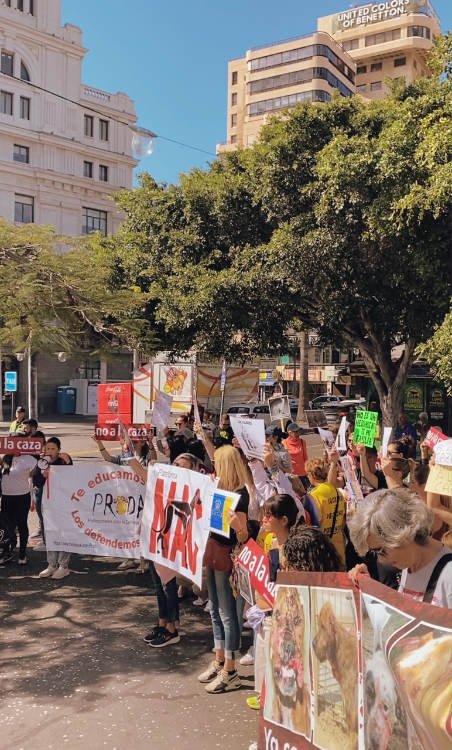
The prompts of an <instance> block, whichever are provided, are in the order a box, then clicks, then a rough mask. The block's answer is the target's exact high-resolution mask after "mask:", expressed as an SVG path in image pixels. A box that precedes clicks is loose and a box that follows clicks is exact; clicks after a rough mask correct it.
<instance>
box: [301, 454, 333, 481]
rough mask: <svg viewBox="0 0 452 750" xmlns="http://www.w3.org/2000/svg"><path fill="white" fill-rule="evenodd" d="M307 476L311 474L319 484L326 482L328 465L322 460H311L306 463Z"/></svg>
mask: <svg viewBox="0 0 452 750" xmlns="http://www.w3.org/2000/svg"><path fill="white" fill-rule="evenodd" d="M306 474H311V475H312V476H313V478H314V479H315V480H316V481H317V482H326V480H327V477H328V464H327V463H326V461H324V460H323V459H322V458H311V459H310V461H306Z"/></svg>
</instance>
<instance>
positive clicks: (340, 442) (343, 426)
mask: <svg viewBox="0 0 452 750" xmlns="http://www.w3.org/2000/svg"><path fill="white" fill-rule="evenodd" d="M348 428H349V423H348V422H347V417H342V419H341V423H340V425H339V430H338V433H337V437H336V448H337V449H338V451H346V450H347V430H348Z"/></svg>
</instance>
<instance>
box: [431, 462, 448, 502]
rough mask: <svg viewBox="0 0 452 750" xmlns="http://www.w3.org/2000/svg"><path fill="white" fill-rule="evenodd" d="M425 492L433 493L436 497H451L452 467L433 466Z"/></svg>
mask: <svg viewBox="0 0 452 750" xmlns="http://www.w3.org/2000/svg"><path fill="white" fill-rule="evenodd" d="M425 491H426V492H434V493H435V494H436V495H446V497H452V466H440V464H435V465H434V466H432V467H431V468H430V473H429V475H428V479H427V483H426V485H425Z"/></svg>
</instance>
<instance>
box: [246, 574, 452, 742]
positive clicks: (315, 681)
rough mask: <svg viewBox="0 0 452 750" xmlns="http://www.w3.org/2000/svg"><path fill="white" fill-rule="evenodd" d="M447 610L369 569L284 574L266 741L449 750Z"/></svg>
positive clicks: (265, 695) (265, 701) (267, 690)
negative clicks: (356, 582)
mask: <svg viewBox="0 0 452 750" xmlns="http://www.w3.org/2000/svg"><path fill="white" fill-rule="evenodd" d="M451 653H452V625H451V620H450V610H448V609H446V608H441V607H435V606H432V605H430V604H423V603H420V602H416V601H414V600H413V599H411V598H410V597H408V596H405V595H402V594H399V593H397V592H396V591H393V590H392V589H390V588H388V587H386V586H383V585H381V584H379V583H376V582H375V581H372V579H370V578H367V577H365V578H364V577H363V578H362V581H361V582H360V591H358V589H356V588H355V587H354V586H353V585H352V584H351V582H350V580H349V579H348V576H347V575H345V574H343V573H328V574H320V573H279V574H278V578H277V585H276V587H275V604H274V607H273V617H272V623H271V633H270V636H269V639H268V656H267V660H266V671H265V680H264V686H263V689H262V692H261V696H260V698H261V705H262V707H263V709H262V714H261V717H260V721H259V736H258V748H259V750H269V749H270V748H271V749H272V750H285V749H286V748H287V749H288V750H308V749H311V748H320V749H321V750H344V749H345V748H346V749H347V750H359V749H360V748H368V749H370V748H379V750H383V748H384V750H391V748H402V747H404V748H407V749H408V750H448V749H449V748H450V746H451V739H452V727H451V724H450V716H451V707H452V706H451V695H452V692H451V689H452V673H451V670H450V654H451Z"/></svg>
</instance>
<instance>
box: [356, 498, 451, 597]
mask: <svg viewBox="0 0 452 750" xmlns="http://www.w3.org/2000/svg"><path fill="white" fill-rule="evenodd" d="M433 520H434V515H433V512H432V511H431V510H430V509H429V508H427V506H426V504H425V503H424V501H423V500H421V499H420V498H419V497H418V496H417V495H415V494H413V493H411V492H409V490H407V489H402V488H400V489H399V488H397V489H391V490H378V491H377V492H372V493H371V494H370V495H367V497H366V498H365V499H364V500H363V501H362V502H361V503H359V504H358V507H357V509H356V511H355V512H354V514H353V516H352V518H351V519H350V520H349V522H348V526H349V530H350V537H351V540H352V542H353V544H354V546H355V549H356V551H357V552H358V554H359V555H361V556H363V555H365V554H366V553H367V552H374V553H375V554H376V555H377V557H379V558H380V559H382V560H384V561H385V562H387V563H389V564H390V565H393V566H394V567H395V568H398V569H399V570H401V571H402V572H401V580H400V585H399V591H400V592H401V593H402V594H405V595H406V596H409V597H411V598H412V599H416V600H417V601H429V602H431V603H432V604H434V605H436V606H438V607H445V608H447V609H452V560H449V561H443V562H444V564H443V565H442V566H441V562H440V561H441V559H442V558H443V557H444V556H445V555H448V554H450V553H451V550H450V549H449V548H448V547H445V546H444V545H443V544H442V543H441V542H439V541H438V540H436V539H433V538H432V537H431V530H432V526H433ZM437 566H438V567H437ZM434 573H435V575H434ZM360 574H364V575H368V574H369V572H368V570H367V567H366V565H363V564H360V565H356V566H355V568H353V570H351V571H349V575H350V577H351V578H352V580H353V581H354V582H355V583H359V581H358V576H359V575H360ZM432 577H433V580H432ZM429 584H430V585H429ZM430 589H431V590H430Z"/></svg>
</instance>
